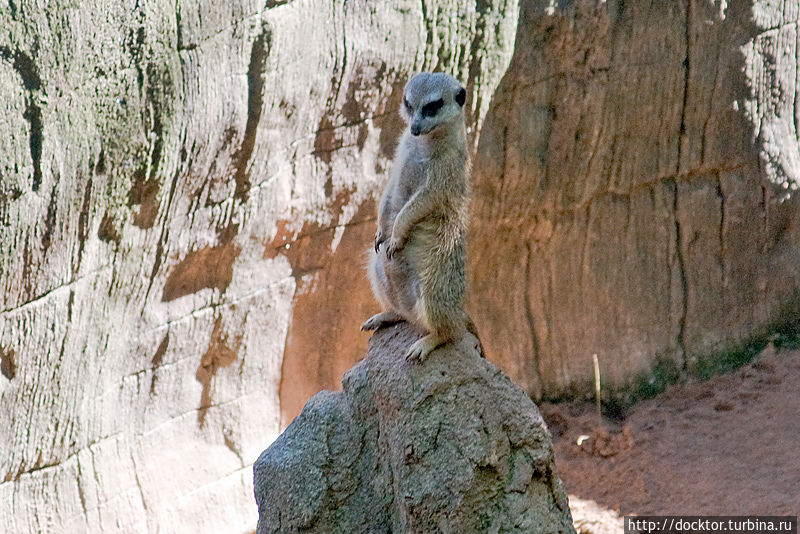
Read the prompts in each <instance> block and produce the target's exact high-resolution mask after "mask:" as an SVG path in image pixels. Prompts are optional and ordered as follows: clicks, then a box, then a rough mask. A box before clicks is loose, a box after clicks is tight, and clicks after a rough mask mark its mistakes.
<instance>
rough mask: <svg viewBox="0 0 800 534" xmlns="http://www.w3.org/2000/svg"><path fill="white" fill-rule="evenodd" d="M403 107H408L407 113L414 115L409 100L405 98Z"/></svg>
mask: <svg viewBox="0 0 800 534" xmlns="http://www.w3.org/2000/svg"><path fill="white" fill-rule="evenodd" d="M403 105H404V106H405V107H406V111H408V112H409V113H414V108H412V107H411V104H409V103H408V100H406V99H405V98H403Z"/></svg>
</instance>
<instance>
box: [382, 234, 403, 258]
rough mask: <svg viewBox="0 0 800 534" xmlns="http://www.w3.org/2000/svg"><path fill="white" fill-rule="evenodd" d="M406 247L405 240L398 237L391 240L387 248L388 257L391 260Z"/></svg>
mask: <svg viewBox="0 0 800 534" xmlns="http://www.w3.org/2000/svg"><path fill="white" fill-rule="evenodd" d="M404 246H405V242H404V240H401V239H397V238H396V237H393V238H391V239H389V244H388V245H387V247H386V257H387V258H388V259H390V260H391V259H392V258H393V257H394V255H395V254H396V253H397V251H398V250H403V247H404Z"/></svg>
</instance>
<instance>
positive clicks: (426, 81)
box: [361, 73, 482, 361]
mask: <svg viewBox="0 0 800 534" xmlns="http://www.w3.org/2000/svg"><path fill="white" fill-rule="evenodd" d="M465 99H466V90H465V89H464V88H463V87H462V86H461V84H460V83H459V82H458V80H456V79H455V78H453V77H452V76H450V75H448V74H444V73H435V74H430V73H420V74H417V75H416V76H414V77H413V78H412V79H411V80H410V81H409V82H408V83H407V84H406V86H405V89H404V90H403V104H402V106H401V108H400V115H401V116H402V117H403V119H404V120H405V122H406V125H407V127H406V129H405V131H404V132H403V135H402V137H401V139H400V143H399V145H398V147H397V152H396V154H395V159H394V163H393V165H392V171H391V177H390V180H389V183H388V184H387V186H386V188H385V189H384V191H383V195H382V197H381V201H380V204H379V207H378V229H377V231H376V233H375V243H374V247H373V249H374V250H373V251H370V257H369V260H368V263H367V272H368V275H369V280H370V283H371V285H372V291H373V293H375V296H376V298H377V300H378V301H379V302H380V304H381V306H382V307H383V309H384V311H383V312H382V313H379V314H377V315H375V316H373V317H371V318H370V319H368V320H367V321H366V322H365V323H364V324H363V325H362V327H361V329H362V330H375V329H377V328H380V327H382V326H385V325H388V324H392V323H396V322H399V321H403V320H405V321H408V322H411V323H413V324H416V325H419V326H421V327H423V328H424V329H425V330H427V331H428V334H427V335H426V336H425V337H423V338H422V339H420V340H418V341H417V342H416V343H414V344H413V345H412V346H411V347H410V348H409V349H408V352H407V353H406V358H407V359H409V360H418V361H422V360H424V359H425V357H426V356H428V354H429V353H430V352H431V351H432V350H434V349H435V348H437V347H438V346H440V345H442V344H444V343H447V342H449V341H453V340H456V339H459V338H460V337H461V336H462V335H464V334H465V333H466V332H467V331H470V332H471V333H473V334H474V335H475V337H476V338H477V337H478V336H477V330H476V328H475V325H474V323H473V322H472V320H471V319H470V318H469V316H468V315H467V314H466V312H465V311H464V296H465V293H466V273H465V263H466V233H467V223H468V201H469V193H470V183H469V182H470V171H471V165H470V159H469V154H468V152H467V134H466V126H465V121H464V101H465ZM478 347H479V349H480V351H481V353H482V347H480V342H478Z"/></svg>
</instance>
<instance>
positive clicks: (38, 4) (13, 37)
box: [0, 0, 517, 532]
mask: <svg viewBox="0 0 800 534" xmlns="http://www.w3.org/2000/svg"><path fill="white" fill-rule="evenodd" d="M516 15H517V4H516V2H514V1H511V0H509V1H507V2H506V1H502V0H498V1H490V2H479V3H477V4H473V5H465V4H464V3H462V2H456V1H428V0H425V1H423V2H419V1H418V0H413V1H411V0H409V1H400V2H392V3H374V2H357V3H354V2H345V1H343V0H335V1H330V2H327V1H326V2H310V1H304V0H295V1H290V2H287V1H285V0H284V1H281V0H277V1H276V0H235V1H203V2H196V1H194V0H177V1H174V0H147V1H141V0H111V1H107V0H103V1H101V0H88V1H85V2H78V3H76V2H71V1H66V0H53V1H48V2H43V1H24V2H19V1H17V0H14V1H9V2H0V371H2V373H1V374H0V429H2V430H0V525H2V527H0V529H2V530H3V531H8V532H112V531H123V532H148V531H149V532H155V531H159V530H161V531H170V532H247V531H252V528H253V527H254V525H255V518H254V514H253V510H252V493H251V480H250V476H249V473H250V472H251V471H250V466H251V464H252V462H253V461H254V460H255V458H256V457H257V455H258V454H259V452H261V450H262V449H263V448H264V444H265V443H269V442H270V441H271V440H273V439H274V438H275V437H277V435H278V433H279V430H280V412H281V401H280V396H281V393H282V391H281V387H282V386H281V377H282V376H287V375H288V376H290V377H292V378H291V380H292V381H294V382H295V383H296V382H297V381H298V376H297V375H296V374H294V373H296V372H299V371H303V372H305V369H306V368H308V369H311V371H312V372H311V373H309V375H308V376H307V378H305V379H304V380H306V381H307V383H309V384H312V387H318V386H317V384H322V385H325V384H326V383H327V380H329V379H330V380H338V378H339V377H338V373H340V372H342V371H343V370H344V369H346V368H347V367H349V366H350V365H351V364H352V362H354V361H355V359H356V358H357V357H358V355H359V354H360V353H362V352H363V351H359V350H357V349H351V350H345V349H344V347H352V346H355V345H358V344H359V343H360V344H361V345H363V346H364V347H366V341H367V338H366V336H363V335H362V334H360V333H359V332H358V324H360V322H361V321H362V320H363V319H362V317H364V316H368V315H369V313H371V312H373V311H374V308H372V309H369V310H368V311H363V312H362V311H359V310H356V311H355V312H353V313H354V314H357V315H358V317H357V318H355V319H353V320H352V321H350V320H349V319H348V316H347V315H346V313H344V312H342V311H341V309H342V308H346V306H341V303H342V302H344V299H343V298H342V295H346V294H348V292H349V291H351V290H352V289H353V288H354V287H357V286H358V284H362V288H363V290H362V294H363V295H364V296H365V297H364V298H363V299H362V301H361V302H362V303H363V306H374V304H373V303H372V299H371V297H369V300H367V297H366V296H367V295H369V288H368V284H367V282H366V280H365V279H364V277H363V276H361V275H360V273H359V270H358V268H357V265H358V263H359V260H360V257H359V256H360V254H359V253H357V252H354V251H357V250H359V249H360V248H363V249H366V248H367V247H368V246H369V242H370V240H371V237H370V236H371V235H372V233H373V229H372V225H373V223H372V222H371V221H369V218H371V217H373V216H374V214H373V210H371V209H367V207H368V206H369V205H370V204H371V203H373V198H374V197H375V196H376V195H377V194H379V191H380V186H381V183H382V182H381V181H382V179H383V170H384V169H385V168H386V167H387V166H388V161H389V159H390V158H391V156H392V154H391V153H392V143H393V140H394V138H395V136H394V135H393V130H392V128H393V126H394V124H395V110H396V107H397V106H398V105H399V96H400V95H399V93H397V92H395V91H394V89H395V88H397V87H398V86H400V87H402V84H403V83H404V82H405V80H406V79H407V78H408V76H409V75H410V74H411V73H412V72H414V71H417V70H423V69H425V70H428V69H436V68H439V69H446V70H449V71H451V72H453V73H456V74H458V75H459V77H461V78H463V79H464V80H465V82H469V84H468V87H470V90H471V92H470V95H469V107H470V113H471V124H472V126H473V127H477V126H478V125H479V123H480V121H481V119H482V117H483V116H484V115H485V112H486V109H487V108H488V104H489V101H490V99H491V95H492V94H493V90H494V87H495V86H496V84H497V82H498V81H499V79H500V77H501V76H502V73H503V72H504V69H505V66H506V65H507V62H508V59H509V58H510V53H511V45H512V44H513V37H514V31H515V27H516V26H515V25H516ZM390 95H394V96H390ZM362 206H364V208H363V209H362ZM345 229H349V230H350V232H349V233H348V235H347V236H344V233H345ZM359 236H362V237H359ZM339 245H342V246H343V247H344V248H343V249H342V250H341V251H339V249H338V248H337V247H339ZM354 273H356V274H354ZM323 288H324V289H323ZM330 288H338V289H339V290H341V291H342V293H335V291H333V290H332V289H330ZM317 289H318V290H319V291H318V292H315V290H317ZM293 309H294V310H296V312H298V313H300V314H301V315H299V316H297V317H296V320H293V313H294V312H293ZM334 317H338V319H336V320H331V321H325V320H323V319H325V318H328V319H331V318H334ZM338 321H341V322H338ZM290 324H291V330H290ZM320 324H326V325H330V327H329V328H317V325H320ZM342 324H347V325H348V327H347V328H344V327H340V325H342ZM309 332H310V333H311V334H313V335H320V336H328V337H327V338H326V342H325V343H324V344H315V343H314V342H313V339H316V338H313V339H312V341H311V342H310V343H309V344H308V345H307V344H306V343H307V342H306V341H304V340H305V339H306V338H308V337H310V336H311V334H309ZM287 339H288V341H287ZM320 339H321V338H320ZM321 345H324V346H325V347H329V348H330V350H331V351H334V352H335V353H336V354H337V355H338V354H341V355H342V356H341V358H342V359H345V360H347V359H349V360H348V361H349V362H351V363H347V364H345V363H342V364H338V363H336V362H337V360H336V359H335V358H329V357H328V356H329V355H328V354H327V353H326V352H323V353H321V354H319V357H320V359H319V360H316V359H313V358H312V357H311V356H310V355H312V354H313V355H314V357H315V358H316V357H317V356H318V353H317V352H315V351H308V350H307V349H306V347H307V346H321ZM340 348H341V349H342V350H340ZM284 354H285V357H284ZM338 357H339V356H337V358H338ZM304 366H306V367H304ZM289 383H292V382H291V381H290V382H289ZM303 392H305V390H303ZM313 392H316V389H311V390H310V393H308V394H309V395H310V394H311V393H313ZM283 393H284V394H285V396H286V397H287V401H286V405H292V395H293V391H292V388H288V391H286V392H283ZM297 402H300V403H301V404H300V405H302V402H305V398H303V399H302V400H300V401H297ZM165 480H168V481H169V483H165Z"/></svg>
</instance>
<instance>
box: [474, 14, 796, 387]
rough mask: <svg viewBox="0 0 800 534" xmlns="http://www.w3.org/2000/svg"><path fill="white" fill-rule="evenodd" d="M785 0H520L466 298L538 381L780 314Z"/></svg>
mask: <svg viewBox="0 0 800 534" xmlns="http://www.w3.org/2000/svg"><path fill="white" fill-rule="evenodd" d="M797 21H798V2H796V1H785V2H769V1H756V2H752V1H729V2H725V1H722V2H719V1H717V2H712V1H709V0H684V1H681V2H645V1H634V2H630V1H627V2H622V1H613V0H609V1H607V2H595V1H593V0H579V1H575V2H549V1H535V0H527V1H523V2H522V7H521V13H520V19H519V25H518V32H517V38H516V45H515V52H514V57H513V58H512V62H511V65H510V66H509V69H508V71H507V73H506V75H505V77H504V79H503V81H502V82H501V84H500V86H499V88H498V90H497V92H496V94H495V98H494V101H493V104H492V106H491V110H490V112H489V115H488V117H487V119H486V122H485V126H484V129H483V131H482V134H481V139H480V146H479V147H478V154H477V156H476V157H475V172H474V183H475V200H474V216H473V228H472V234H471V237H472V239H471V242H470V246H471V263H470V270H469V272H470V273H471V276H472V282H473V284H472V292H471V295H472V300H471V311H472V313H473V317H474V319H475V321H476V323H477V324H478V327H479V329H480V330H481V333H482V337H483V341H484V344H485V346H486V349H487V353H488V354H489V356H490V357H491V358H493V359H494V360H495V361H497V362H498V363H499V364H500V366H501V367H502V368H503V369H504V370H506V371H507V372H508V373H509V374H510V375H511V377H512V378H513V379H514V380H515V381H518V383H521V384H523V385H524V386H525V387H526V388H527V389H528V390H529V391H531V392H532V393H534V394H536V395H538V396H542V395H544V396H547V397H559V396H561V395H564V394H567V393H569V392H571V391H572V392H575V391H578V392H580V391H581V390H583V391H588V390H589V387H588V384H589V383H590V382H591V380H592V374H593V370H592V354H593V353H597V354H598V356H599V359H600V364H601V374H602V375H603V377H604V380H605V383H606V386H607V387H608V388H609V389H611V390H613V389H615V388H625V387H627V388H630V387H631V386H633V385H635V384H636V383H641V381H642V380H644V381H645V383H647V382H649V383H651V384H652V383H654V382H658V381H661V380H664V379H665V376H668V375H673V376H674V375H676V374H678V373H682V372H690V373H691V372H700V373H701V374H702V372H703V370H704V369H706V368H707V367H708V365H709V363H708V362H709V360H713V359H714V358H716V357H720V353H725V352H726V351H730V350H735V349H737V348H738V347H740V346H741V345H742V344H746V343H747V342H748V341H750V340H752V339H754V338H757V337H759V336H762V337H765V336H767V335H769V333H770V331H771V329H775V328H780V327H781V326H785V324H786V322H787V321H790V320H792V319H795V320H796V317H797V310H798V308H797V302H798V301H797V291H798V287H800V247H799V246H798V243H799V242H800V241H799V240H798V239H800V226H799V225H798V215H799V214H800V204H799V203H798V199H797V196H796V195H793V194H792V192H793V190H794V189H795V188H796V187H797V184H798V180H800V159H798V131H797V124H798V122H799V121H798V118H800V107H798V102H799V100H798V99H800V91H798V77H797V69H798V64H799V62H798V57H799V56H798V31H797Z"/></svg>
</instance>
